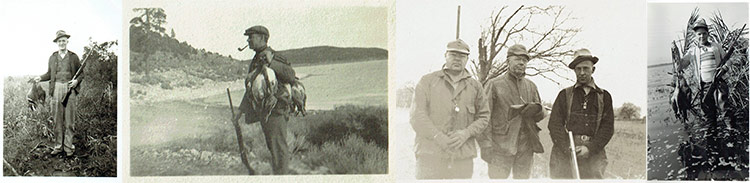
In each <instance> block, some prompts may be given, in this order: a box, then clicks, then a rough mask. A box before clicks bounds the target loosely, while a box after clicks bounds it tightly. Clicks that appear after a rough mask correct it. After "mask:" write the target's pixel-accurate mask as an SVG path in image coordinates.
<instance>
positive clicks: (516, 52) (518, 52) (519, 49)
mask: <svg viewBox="0 0 750 183" xmlns="http://www.w3.org/2000/svg"><path fill="white" fill-rule="evenodd" d="M511 56H523V57H526V61H529V58H531V57H530V56H529V52H528V51H527V50H526V47H525V46H523V45H520V44H516V45H513V46H510V48H508V56H506V58H510V57H511Z"/></svg>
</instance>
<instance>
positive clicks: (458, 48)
mask: <svg viewBox="0 0 750 183" xmlns="http://www.w3.org/2000/svg"><path fill="white" fill-rule="evenodd" d="M446 47H447V48H446V50H445V51H453V52H459V53H464V54H467V55H468V54H469V45H468V44H466V42H464V41H463V40H461V39H456V40H454V41H451V42H449V43H448V45H447V46H446Z"/></svg>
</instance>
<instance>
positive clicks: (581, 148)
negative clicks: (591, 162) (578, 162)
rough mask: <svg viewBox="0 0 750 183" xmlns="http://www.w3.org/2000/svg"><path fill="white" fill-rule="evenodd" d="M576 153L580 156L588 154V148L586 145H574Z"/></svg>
mask: <svg viewBox="0 0 750 183" xmlns="http://www.w3.org/2000/svg"><path fill="white" fill-rule="evenodd" d="M576 155H577V156H578V157H581V158H586V157H588V156H589V148H588V147H586V146H576Z"/></svg>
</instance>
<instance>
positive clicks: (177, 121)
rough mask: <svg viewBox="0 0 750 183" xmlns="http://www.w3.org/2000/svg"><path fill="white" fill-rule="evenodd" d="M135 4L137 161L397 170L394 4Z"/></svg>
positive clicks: (140, 166) (154, 172)
mask: <svg viewBox="0 0 750 183" xmlns="http://www.w3.org/2000/svg"><path fill="white" fill-rule="evenodd" d="M290 2H296V1H282V2H266V1H264V2H261V1H219V2H209V1H170V2H151V1H148V2H142V3H137V2H132V3H131V2H126V5H125V10H124V13H123V16H124V17H125V19H127V21H128V24H127V27H128V28H127V29H128V34H129V35H128V38H129V41H128V44H129V70H128V73H129V84H130V85H129V91H130V96H129V104H130V106H129V110H130V116H129V117H130V122H129V126H130V133H129V135H130V143H129V147H130V151H129V158H130V161H129V163H130V164H129V171H130V175H131V176H134V177H142V176H197V175H328V174H387V173H388V117H387V116H388V106H387V102H388V101H387V100H388V85H387V77H388V50H387V48H388V23H387V20H388V12H389V10H388V8H387V6H385V4H355V5H349V4H343V5H339V4H335V3H333V4H329V3H307V2H305V3H298V2H297V3H290Z"/></svg>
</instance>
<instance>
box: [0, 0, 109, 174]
mask: <svg viewBox="0 0 750 183" xmlns="http://www.w3.org/2000/svg"><path fill="white" fill-rule="evenodd" d="M121 3H122V2H121V1H117V0H108V1H64V2H63V1H35V2H26V1H2V2H0V24H3V25H8V26H6V27H5V28H4V29H3V33H2V34H0V40H3V41H2V43H0V50H3V53H7V54H4V55H6V59H5V61H4V62H3V66H2V74H3V76H2V77H3V98H4V103H3V176H6V177H9V176H33V177H45V176H65V177H113V178H112V180H113V179H114V177H116V176H117V174H118V172H117V165H118V162H117V149H118V147H117V88H118V86H117V61H118V57H119V56H120V46H119V42H120V38H121V37H122V31H121V30H122V29H121V26H120V23H119V20H120V19H121V18H120V14H119V13H111V12H118V11H119V10H120V9H121V8H122V7H121ZM19 15H24V16H19Z"/></svg>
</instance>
